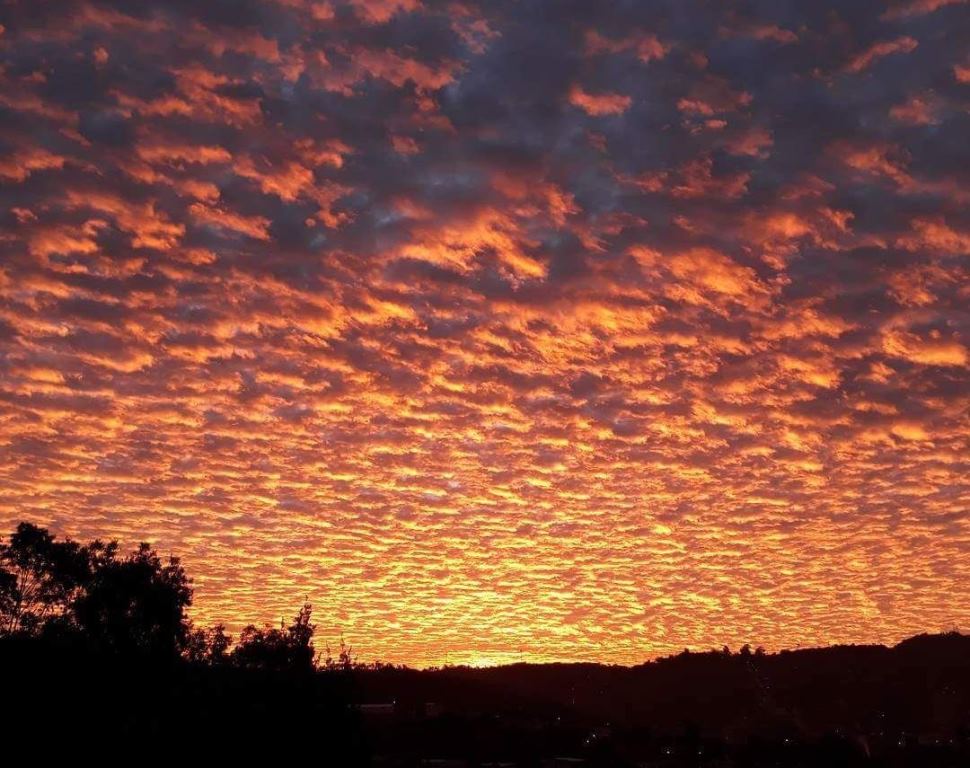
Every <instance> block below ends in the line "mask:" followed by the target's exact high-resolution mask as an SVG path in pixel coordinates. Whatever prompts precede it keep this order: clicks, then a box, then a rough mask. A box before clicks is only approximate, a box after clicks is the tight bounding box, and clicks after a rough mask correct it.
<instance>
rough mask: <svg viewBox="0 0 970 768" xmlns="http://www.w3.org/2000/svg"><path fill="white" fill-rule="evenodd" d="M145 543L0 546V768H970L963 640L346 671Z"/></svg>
mask: <svg viewBox="0 0 970 768" xmlns="http://www.w3.org/2000/svg"><path fill="white" fill-rule="evenodd" d="M192 596H193V591H192V585H191V580H190V579H189V578H188V576H187V575H186V573H185V571H184V569H183V568H182V565H181V564H180V563H179V561H178V560H177V559H174V558H169V559H168V560H164V559H162V558H160V557H159V556H158V555H157V553H156V552H155V551H154V550H153V549H152V548H151V547H150V546H149V545H148V544H142V545H140V546H139V547H138V548H137V549H136V550H134V551H133V552H131V553H129V554H127V555H125V554H123V553H121V552H120V551H119V549H118V545H117V544H116V543H115V542H107V543H106V542H102V541H98V540H95V541H92V542H90V543H88V544H81V543H79V542H76V541H73V540H71V539H58V538H57V537H55V536H53V535H52V534H51V533H50V532H49V531H47V530H46V529H43V528H39V527H37V526H36V525H33V524H31V523H27V522H24V523H21V524H20V525H18V526H17V529H16V530H15V531H14V532H13V533H12V534H11V535H10V537H9V539H8V540H7V541H6V542H4V541H0V750H2V751H0V768H2V767H3V766H6V765H33V764H40V765H44V764H57V763H60V764H66V765H75V764H87V763H93V764H95V765H101V764H106V765H116V764H124V765H146V764H147V765H156V764H159V765H161V764H164V765H166V766H171V765H182V764H186V765H187V764H189V763H192V764H196V763H199V762H202V761H208V762H212V763H214V764H219V765H225V764H236V763H238V764H241V765H251V764H254V763H257V762H270V761H272V762H274V763H276V762H281V761H285V762H288V763H296V764H298V765H300V766H302V765H321V766H338V767H339V768H357V767H358V766H387V767H388V768H392V767H393V768H411V767H412V766H427V767H430V766H437V767H438V768H484V767H485V766H491V767H492V768H497V766H508V767H509V768H512V767H518V768H566V767H567V766H568V767H575V766H588V767H589V768H596V767H599V768H632V767H633V766H663V767H667V768H680V767H683V768H687V767H688V766H696V767H698V768H699V767H700V766H724V767H727V766H765V767H767V766H779V767H786V768H787V767H789V766H791V767H794V766H825V767H826V768H829V767H833V766H866V767H875V766H886V767H887V768H888V767H895V766H914V767H915V766H919V767H920V768H923V767H924V766H926V767H929V768H934V767H935V766H941V767H946V768H970V636H968V635H962V634H960V633H958V632H949V633H946V634H942V635H919V636H917V637H913V638H910V639H909V640H906V641H904V642H902V643H900V644H899V645H897V646H895V647H893V648H885V647H883V646H836V647H831V648H823V649H816V650H800V651H791V652H782V653H779V654H764V653H762V652H761V651H760V650H758V651H754V652H752V651H751V650H750V649H749V648H748V647H747V646H745V647H744V648H742V649H741V651H740V652H738V653H731V652H730V651H728V650H727V649H724V650H723V651H711V652H709V653H688V652H686V651H685V652H684V653H682V654H680V655H678V656H673V657H669V658H665V659H659V660H657V661H653V662H650V663H647V664H643V665H641V666H637V667H610V666H602V665H596V664H546V665H512V666H507V667H497V668H492V669H470V668H467V667H447V668H444V669H436V670H424V671H417V670H412V669H406V668H402V667H389V666H386V665H380V664H374V665H361V664H357V663H356V662H355V660H354V658H353V654H352V653H351V652H350V651H349V649H347V648H345V647H343V646H342V645H341V648H340V649H339V652H338V653H337V655H336V658H334V657H333V656H332V654H331V653H330V649H329V648H327V649H326V650H324V651H323V652H322V653H321V652H320V649H319V648H315V646H314V630H315V625H314V624H313V622H312V620H311V616H312V608H311V606H310V605H309V604H305V605H304V606H303V607H302V608H301V609H300V610H299V612H298V613H297V614H296V616H295V617H294V618H293V620H292V623H290V624H288V625H287V624H286V622H282V623H281V625H280V626H279V628H273V627H258V626H255V625H250V626H248V627H246V628H245V629H243V630H242V632H241V633H240V634H239V636H238V638H232V637H230V636H229V635H228V634H227V633H226V632H225V629H224V627H222V626H221V625H216V626H214V627H196V626H193V624H192V623H191V622H190V620H189V618H188V615H187V613H186V611H187V608H188V607H189V606H190V605H191V602H192Z"/></svg>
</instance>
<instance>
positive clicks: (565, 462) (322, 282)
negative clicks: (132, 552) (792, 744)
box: [0, 0, 970, 664]
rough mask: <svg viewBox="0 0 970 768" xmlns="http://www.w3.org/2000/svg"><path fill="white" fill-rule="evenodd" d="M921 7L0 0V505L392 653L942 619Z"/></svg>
mask: <svg viewBox="0 0 970 768" xmlns="http://www.w3.org/2000/svg"><path fill="white" fill-rule="evenodd" d="M877 6H878V7H877ZM964 11H965V6H964V5H963V4H961V3H955V2H952V3H945V2H910V1H908V0H907V2H894V3H890V4H885V3H883V4H879V3H876V4H871V3H860V4H847V3H837V2H830V1H828V0H826V1H824V2H820V3H802V4H798V3H788V4H765V3H762V4H760V5H759V4H754V5H749V6H747V7H745V8H734V7H727V6H726V5H724V4H717V3H708V4H704V3H696V2H688V3H687V4H686V5H684V4H678V3H629V4H624V5H622V6H620V5H616V4H603V3H600V4H597V3H573V4H552V5H549V4H543V3H514V2H511V1H510V0H495V1H494V2H491V1H490V2H487V3H485V2H476V1H475V0H462V1H461V2H457V3H450V2H449V3H437V2H428V1H427V0H423V1H422V2H417V1H415V0H383V1H381V2H364V0H361V1H360V2H353V3H335V2H329V3H328V2H297V1H296V0H246V1H245V2H238V3H232V4H220V3H194V4H192V3H168V4H165V8H164V9H163V10H159V9H145V8H136V7H135V6H133V5H131V4H123V3H117V2H106V1H105V2H102V0H85V2H83V3H80V2H77V3H75V2H70V1H68V2H63V3H59V4H56V6H54V7H52V8H50V9H48V10H46V11H45V12H44V13H42V14H38V13H35V12H33V11H32V10H31V9H30V8H29V7H28V4H12V5H8V6H6V7H5V10H4V19H3V24H4V33H3V36H2V38H0V48H2V51H3V54H2V55H3V58H4V66H3V67H0V112H2V117H3V119H2V120H0V203H2V204H0V224H2V226H0V483H2V487H3V489H4V492H3V494H2V495H0V523H3V525H4V528H5V529H8V530H9V529H10V528H12V527H13V525H14V524H15V523H16V522H17V521H19V520H21V519H24V518H27V519H34V520H37V521H38V522H40V523H43V524H48V525H51V526H53V527H54V528H55V530H57V531H58V532H61V533H65V534H68V535H72V536H79V537H85V538H86V537H94V536H100V537H102V538H108V537H120V538H121V539H123V540H124V541H126V542H129V543H133V542H137V541H140V540H143V539H148V540H151V541H153V542H155V543H156V544H157V545H158V546H159V548H160V550H161V551H165V552H172V553H175V554H178V555H181V556H182V557H183V558H184V560H185V562H186V565H187V567H188V568H189V570H190V572H191V573H192V575H193V577H194V578H195V587H196V600H195V602H194V605H193V618H194V620H196V621H198V622H200V623H206V622H214V621H227V622H228V623H229V624H230V626H231V627H233V628H235V629H238V627H239V626H240V625H241V624H243V623H246V622H250V621H256V622H260V621H264V620H272V619H273V618H274V617H278V616H279V615H280V614H281V613H285V612H286V611H288V610H291V609H292V606H293V605H294V604H295V603H297V602H298V601H300V600H302V599H303V598H304V596H309V597H310V599H311V600H312V601H313V602H314V605H315V607H316V608H317V609H318V612H319V615H320V616H321V617H325V618H321V627H320V632H321V634H322V635H323V636H324V637H331V638H333V637H337V636H338V635H339V634H341V633H342V634H343V635H344V636H346V637H347V638H348V639H350V640H352V641H353V642H354V644H355V646H356V647H358V648H360V649H362V652H363V653H364V654H365V655H366V656H367V657H372V656H373V657H377V656H379V657H381V658H383V659H386V660H390V661H402V662H408V663H413V664H432V663H441V662H443V661H444V660H446V659H447V660H450V661H453V662H460V661H469V660H474V659H477V658H482V656H483V655H487V656H488V658H493V659H501V660H516V659H533V660H540V659H542V660H549V659H571V660H578V659H585V658H589V655H590V649H591V648H595V649H598V650H597V651H596V653H597V654H599V655H600V657H601V658H604V659H606V660H608V661H617V662H636V661H640V660H642V659H643V658H645V657H648V656H651V655H654V654H657V653H666V652H671V651H679V650H681V649H682V648H684V647H688V646H689V647H692V648H707V647H712V646H713V647H720V646H721V645H723V643H724V642H728V641H729V642H731V643H732V644H737V643H741V642H753V643H758V644H762V645H765V646H766V647H768V648H779V647H786V646H787V647H790V646H794V645H798V644H802V645H805V644H812V643H830V642H875V641H893V640H896V639H899V638H901V637H903V636H905V635H908V634H911V633H912V632H913V631H914V628H915V629H920V628H926V629H934V628H938V627H940V626H951V625H953V624H956V623H964V624H965V623H967V622H968V621H970V617H968V616H967V614H966V610H965V609H964V608H963V606H965V605H968V604H970V600H968V599H967V597H970V595H968V594H967V586H966V585H967V584H970V571H968V567H970V563H968V562H967V558H966V557H965V548H966V545H965V542H966V540H967V537H968V530H967V524H966V523H965V518H966V515H965V514H963V513H964V512H965V510H966V508H967V502H968V498H970V486H968V483H967V477H968V473H967V466H966V455H967V445H966V434H967V429H966V412H967V394H966V393H967V392H968V391H970V381H968V371H970V367H968V361H970V353H968V339H970V319H968V314H967V306H970V293H968V288H967V286H968V285H970V273H968V266H967V259H966V256H967V254H968V253H970V219H968V216H967V213H966V211H967V192H966V188H967V183H966V182H967V178H966V170H965V169H966V168H967V164H968V162H970V154H968V150H967V143H966V141H965V134H966V84H965V83H966V81H967V75H966V73H967V72H968V61H967V57H966V51H965V45H964V41H963V40H962V39H961V38H960V35H959V30H960V24H959V23H958V21H959V14H961V13H964ZM698 573H704V574H706V575H707V577H706V578H705V579H703V580H701V581H702V582H703V583H701V582H699V581H698V579H697V574H698ZM846 594H850V595H856V596H857V597H851V598H845V597H844V595H846ZM866 595H869V596H871V595H876V596H877V598H878V599H876V598H873V600H869V599H868V598H867V597H866ZM833 604H838V605H839V606H840V608H839V610H838V611H837V612H836V613H833V611H832V609H831V606H832V605H833ZM577 606H579V607H577ZM618 638H619V640H618Z"/></svg>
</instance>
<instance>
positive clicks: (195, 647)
mask: <svg viewBox="0 0 970 768" xmlns="http://www.w3.org/2000/svg"><path fill="white" fill-rule="evenodd" d="M231 647H232V635H228V634H226V627H225V625H223V624H216V625H215V626H214V627H207V628H205V629H196V630H193V631H192V632H190V633H189V635H188V638H187V639H186V643H185V650H184V656H185V659H186V661H188V662H190V663H192V664H207V665H209V666H213V667H217V666H221V665H223V664H226V663H227V662H228V661H229V649H230V648H231Z"/></svg>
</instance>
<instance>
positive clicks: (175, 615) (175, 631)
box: [73, 544, 192, 659]
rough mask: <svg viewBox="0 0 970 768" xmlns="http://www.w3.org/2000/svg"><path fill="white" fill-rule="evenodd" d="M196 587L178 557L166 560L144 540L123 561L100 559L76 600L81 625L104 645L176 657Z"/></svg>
mask: <svg viewBox="0 0 970 768" xmlns="http://www.w3.org/2000/svg"><path fill="white" fill-rule="evenodd" d="M191 602H192V589H191V587H190V582H189V579H188V578H187V577H186V575H185V571H184V570H183V568H182V566H181V565H180V563H179V561H178V558H174V557H173V558H169V560H168V562H167V563H163V562H162V561H161V560H160V559H159V557H158V555H157V554H156V553H155V551H154V550H153V549H152V548H151V547H150V546H149V545H148V544H142V545H141V546H140V547H139V548H138V550H137V551H136V552H134V553H133V554H132V555H130V556H128V557H126V558H125V559H123V560H118V559H115V558H111V559H107V560H105V561H104V562H102V563H101V564H100V567H98V568H97V569H96V570H95V571H94V573H93V575H92V578H91V581H90V584H88V586H87V589H86V590H84V592H83V593H82V594H81V595H80V596H79V597H78V598H77V600H76V601H75V602H74V605H73V613H74V619H75V621H76V622H77V625H78V627H79V628H80V630H81V631H82V632H83V633H84V634H85V635H86V636H87V637H88V638H89V639H90V640H92V641H93V642H94V643H95V644H96V645H97V646H98V647H100V648H102V649H104V650H108V651H112V652H115V653H120V654H125V655H129V654H130V655H144V656H151V657H154V658H172V659H174V658H175V657H176V656H178V654H179V653H180V652H181V650H182V649H183V647H184V646H185V642H186V639H187V636H188V622H187V620H186V616H185V609H186V608H187V607H188V606H189V605H190V604H191Z"/></svg>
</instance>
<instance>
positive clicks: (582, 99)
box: [569, 85, 633, 117]
mask: <svg viewBox="0 0 970 768" xmlns="http://www.w3.org/2000/svg"><path fill="white" fill-rule="evenodd" d="M569 103H570V104H572V105H573V106H574V107H578V108H579V109H581V110H583V111H584V112H585V113H586V114H588V115H592V116H593V117H603V116H606V115H622V114H623V113H624V112H626V111H627V110H628V109H629V108H630V104H632V103H633V99H631V98H630V97H629V96H624V95H623V94H621V93H589V92H587V91H585V90H583V88H582V87H581V86H579V85H573V86H572V88H570V90H569Z"/></svg>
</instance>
